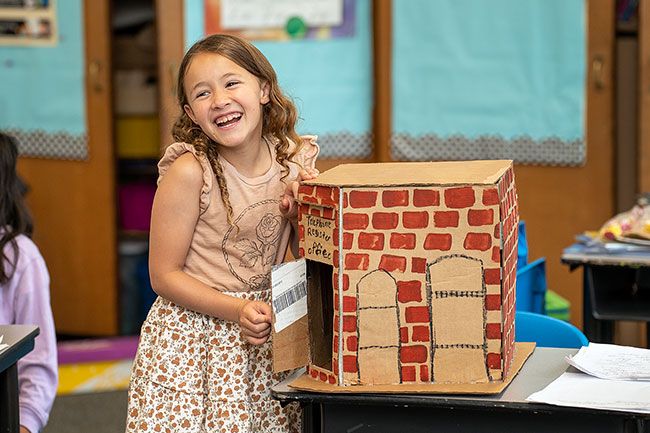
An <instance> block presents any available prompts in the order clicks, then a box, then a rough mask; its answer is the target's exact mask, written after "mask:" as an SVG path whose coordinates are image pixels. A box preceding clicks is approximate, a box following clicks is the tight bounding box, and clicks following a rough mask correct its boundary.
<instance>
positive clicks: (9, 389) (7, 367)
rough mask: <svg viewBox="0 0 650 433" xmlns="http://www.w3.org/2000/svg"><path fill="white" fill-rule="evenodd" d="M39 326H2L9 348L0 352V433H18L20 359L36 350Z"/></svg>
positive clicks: (0, 332)
mask: <svg viewBox="0 0 650 433" xmlns="http://www.w3.org/2000/svg"><path fill="white" fill-rule="evenodd" d="M38 333H39V330H38V326H34V325H0V335H3V336H4V338H3V340H2V343H3V344H8V345H9V347H7V348H6V349H4V350H3V351H0V433H18V432H19V430H20V418H19V412H18V368H17V366H16V363H17V362H18V360H19V359H20V358H22V357H23V356H25V355H27V354H28V353H29V352H31V351H32V349H34V339H35V338H36V336H37V335H38Z"/></svg>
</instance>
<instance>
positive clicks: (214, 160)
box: [206, 146, 234, 225]
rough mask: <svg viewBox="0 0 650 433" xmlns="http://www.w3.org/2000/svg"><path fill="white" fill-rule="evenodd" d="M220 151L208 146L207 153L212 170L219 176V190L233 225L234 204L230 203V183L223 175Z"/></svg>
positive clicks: (229, 222) (229, 220)
mask: <svg viewBox="0 0 650 433" xmlns="http://www.w3.org/2000/svg"><path fill="white" fill-rule="evenodd" d="M218 155H219V154H218V152H217V149H216V147H215V146H208V148H207V154H206V156H207V157H208V161H210V165H211V166H212V171H214V174H215V176H216V177H217V185H219V191H221V201H222V202H223V205H224V206H225V207H226V218H227V220H228V224H229V225H233V224H234V223H233V217H234V212H233V210H232V205H231V204H230V193H229V192H228V185H226V178H225V177H224V175H223V168H222V167H221V163H220V162H219V158H218Z"/></svg>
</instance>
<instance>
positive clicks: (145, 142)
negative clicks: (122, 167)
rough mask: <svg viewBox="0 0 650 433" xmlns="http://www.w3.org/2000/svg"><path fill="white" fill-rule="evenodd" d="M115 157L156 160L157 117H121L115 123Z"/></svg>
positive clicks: (158, 134) (157, 151)
mask: <svg viewBox="0 0 650 433" xmlns="http://www.w3.org/2000/svg"><path fill="white" fill-rule="evenodd" d="M115 125H116V126H115V128H116V139H117V156H118V157H120V158H158V157H159V156H160V130H159V120H158V117H157V116H122V117H118V118H117V119H116V121H115Z"/></svg>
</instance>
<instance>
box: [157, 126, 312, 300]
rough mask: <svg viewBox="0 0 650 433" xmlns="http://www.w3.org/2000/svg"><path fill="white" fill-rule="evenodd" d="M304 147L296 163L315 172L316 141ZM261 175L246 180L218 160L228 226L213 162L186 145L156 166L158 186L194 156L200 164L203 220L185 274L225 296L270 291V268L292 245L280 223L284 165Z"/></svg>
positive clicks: (293, 169)
mask: <svg viewBox="0 0 650 433" xmlns="http://www.w3.org/2000/svg"><path fill="white" fill-rule="evenodd" d="M302 139H303V147H302V149H301V150H300V152H299V153H298V154H297V155H296V156H295V157H294V161H295V162H296V163H298V164H300V165H301V166H302V167H305V168H310V167H311V168H313V167H314V164H315V162H316V158H317V156H318V152H319V147H318V145H317V144H316V137H315V136H303V137H302ZM270 150H271V156H272V158H273V164H272V165H271V168H270V169H269V170H268V171H267V172H266V173H265V174H263V175H261V176H258V177H253V178H251V177H246V176H244V175H242V174H241V173H239V172H238V171H237V169H236V168H235V167H234V166H233V165H231V164H230V163H229V162H228V161H226V160H225V159H223V158H221V157H219V161H220V163H221V166H222V168H223V174H224V177H225V179H226V185H227V186H228V193H229V196H230V197H229V198H230V204H231V206H232V209H233V221H234V225H232V226H231V225H229V224H228V220H227V216H226V215H227V214H226V209H225V207H224V205H223V202H222V200H221V192H220V190H219V185H218V184H217V179H216V176H215V174H214V172H213V171H212V167H211V166H210V162H209V161H208V159H207V157H206V156H205V155H199V154H197V152H196V149H195V148H194V147H193V146H192V145H189V144H187V143H174V144H172V145H170V146H169V147H168V148H167V149H166V151H165V154H164V156H163V157H162V159H161V160H160V162H159V163H158V173H159V177H158V182H160V180H161V179H162V178H163V176H164V175H165V173H166V172H167V170H168V168H169V167H170V165H171V164H172V163H173V162H174V161H175V160H176V159H177V158H178V157H179V156H181V155H182V154H184V153H186V152H190V153H192V154H193V155H194V157H195V158H196V159H197V160H198V161H199V162H200V163H201V167H202V169H203V186H202V187H201V196H200V201H199V203H198V205H199V207H200V214H199V219H198V221H197V223H196V228H195V230H194V234H193V237H192V241H191V244H190V248H189V251H188V253H187V258H186V260H185V268H184V270H185V272H187V273H188V274H189V275H191V276H193V277H194V278H196V279H198V280H200V281H202V282H203V283H205V284H207V285H209V286H211V287H214V288H215V289H217V290H220V291H224V292H247V291H255V290H262V289H266V288H268V287H269V276H270V270H271V266H272V265H275V264H278V263H281V262H282V261H283V259H284V257H285V254H286V251H287V247H288V246H289V242H290V241H291V238H292V236H291V234H292V233H291V232H292V228H291V224H290V223H289V221H287V220H286V219H284V218H282V216H281V214H280V210H279V204H280V198H281V197H282V194H283V193H284V190H285V183H283V181H282V180H281V179H280V178H281V176H282V173H281V168H282V166H281V165H280V164H279V163H278V162H277V161H275V149H274V148H273V147H272V146H270ZM289 168H290V173H289V175H288V176H287V177H286V178H285V179H284V181H285V182H288V181H292V180H295V179H296V177H297V175H298V172H299V170H300V166H298V165H297V164H295V163H289Z"/></svg>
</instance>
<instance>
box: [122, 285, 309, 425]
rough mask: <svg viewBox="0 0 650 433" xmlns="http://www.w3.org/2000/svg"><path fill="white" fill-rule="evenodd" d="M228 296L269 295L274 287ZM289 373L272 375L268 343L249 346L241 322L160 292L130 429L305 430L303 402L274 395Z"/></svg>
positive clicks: (143, 349) (142, 350)
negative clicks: (281, 399)
mask: <svg viewBox="0 0 650 433" xmlns="http://www.w3.org/2000/svg"><path fill="white" fill-rule="evenodd" d="M228 294H229V295H231V296H236V297H239V298H246V299H251V300H260V301H264V302H269V298H270V290H264V291H256V292H249V293H239V292H238V293H228ZM287 374H288V373H283V374H273V363H272V354H271V343H270V342H266V343H265V344H263V345H261V346H253V345H251V344H248V343H247V342H246V341H245V340H244V339H243V338H242V336H241V334H240V328H239V325H238V324H237V323H234V322H229V321H224V320H221V319H216V318H213V317H210V316H206V315H204V314H199V313H196V312H193V311H190V310H187V309H185V308H183V307H179V306H178V305H175V304H173V303H171V302H169V301H167V300H165V299H163V298H160V297H159V298H158V299H157V300H156V302H155V303H154V305H153V307H152V308H151V311H150V312H149V315H148V317H147V320H146V321H145V322H144V324H143V325H142V332H141V336H140V345H139V346H138V353H137V355H136V358H135V362H134V364H133V370H132V372H131V383H130V386H129V407H128V413H127V423H126V431H127V432H129V433H131V432H183V433H193V432H201V433H204V432H205V433H211V432H235V433H237V432H239V433H293V432H296V433H297V432H300V431H301V425H300V422H301V411H300V407H299V406H298V405H297V404H296V403H292V404H289V405H287V406H285V407H281V406H280V404H279V403H278V402H277V401H275V400H273V399H272V397H271V395H270V389H271V387H272V386H273V385H274V384H276V383H278V382H279V381H281V380H282V379H284V378H285V377H286V376H287Z"/></svg>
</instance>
